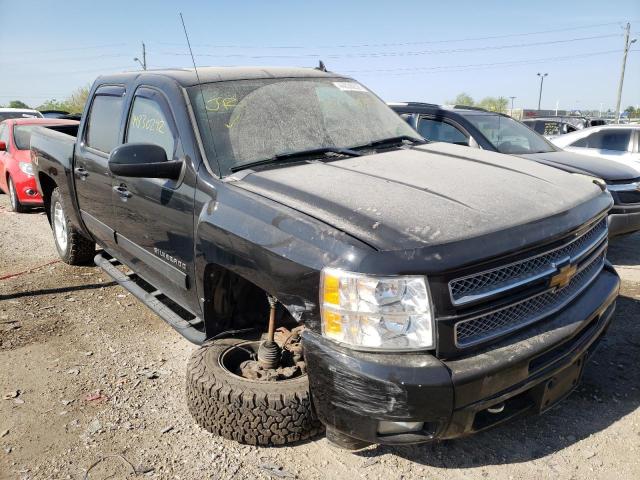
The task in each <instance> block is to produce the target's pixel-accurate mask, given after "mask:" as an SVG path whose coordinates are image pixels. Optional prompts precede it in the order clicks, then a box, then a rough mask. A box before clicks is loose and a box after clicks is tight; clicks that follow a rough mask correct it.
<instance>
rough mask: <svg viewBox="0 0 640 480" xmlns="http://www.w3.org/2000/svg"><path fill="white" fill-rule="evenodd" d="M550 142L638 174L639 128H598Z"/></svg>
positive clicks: (622, 126) (639, 168)
mask: <svg viewBox="0 0 640 480" xmlns="http://www.w3.org/2000/svg"><path fill="white" fill-rule="evenodd" d="M549 140H551V141H552V142H553V143H554V144H556V145H557V146H558V147H560V148H562V149H564V150H567V151H570V152H576V153H581V154H583V155H591V156H593V157H601V158H608V159H610V160H615V161H617V162H620V163H624V164H626V165H630V166H632V167H634V168H635V169H636V170H638V172H640V152H639V147H640V146H639V145H638V144H639V143H640V125H600V126H597V127H589V128H585V129H583V130H578V131H576V132H571V133H567V134H565V135H559V136H557V137H553V138H550V139H549Z"/></svg>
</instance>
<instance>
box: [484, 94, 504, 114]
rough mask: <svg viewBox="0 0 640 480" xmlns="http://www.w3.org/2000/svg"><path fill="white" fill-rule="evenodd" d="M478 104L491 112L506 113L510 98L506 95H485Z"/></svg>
mask: <svg viewBox="0 0 640 480" xmlns="http://www.w3.org/2000/svg"><path fill="white" fill-rule="evenodd" d="M478 106H479V107H481V108H484V109H485V110H489V111H490V112H499V113H506V112H507V107H508V106H509V100H508V99H506V98H505V97H497V98H496V97H485V98H483V99H482V101H481V102H480V103H479V104H478Z"/></svg>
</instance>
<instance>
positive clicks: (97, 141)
mask: <svg viewBox="0 0 640 480" xmlns="http://www.w3.org/2000/svg"><path fill="white" fill-rule="evenodd" d="M122 101H123V99H122V97H115V96H111V95H98V96H96V97H95V98H94V99H93V104H92V105H91V112H90V113H89V121H88V123H87V138H86V140H87V146H89V147H91V148H95V149H96V150H100V151H101V152H104V153H110V152H111V150H113V149H114V148H115V147H116V146H117V145H118V143H119V141H118V132H119V130H120V115H121V113H122Z"/></svg>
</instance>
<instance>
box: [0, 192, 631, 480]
mask: <svg viewBox="0 0 640 480" xmlns="http://www.w3.org/2000/svg"><path fill="white" fill-rule="evenodd" d="M0 232H1V234H0V278H2V280H0V332H1V333H0V364H2V366H3V368H2V369H1V370H0V393H1V394H2V395H3V399H2V400H0V479H5V478H6V479H8V478H25V479H26V478H34V479H35V478H39V479H51V478H73V479H76V478H77V479H80V478H91V479H94V478H95V479H97V478H100V479H104V478H138V477H139V478H167V479H196V478H197V479H200V478H236V477H237V478H301V479H306V478H318V479H320V478H345V477H347V476H349V477H350V478H384V479H388V478H397V479H400V478H406V479H408V478H429V479H445V478H446V479H457V478H491V479H520V478H526V479H534V478H536V479H537V478H559V479H570V478H580V479H583V478H602V479H605V478H606V479H610V478H616V479H634V478H640V464H638V462H637V458H638V451H640V409H639V408H638V407H639V405H640V373H639V372H638V369H637V368H636V366H637V363H638V359H639V358H640V322H638V319H639V318H640V251H639V249H638V245H639V244H640V235H638V234H636V235H635V236H630V237H625V238H622V239H619V240H615V241H613V242H612V243H611V246H610V260H611V261H612V262H613V263H614V264H615V265H616V266H617V268H618V272H619V273H620V275H621V277H622V279H623V283H622V291H621V295H620V298H619V301H618V308H617V313H616V318H615V321H614V323H613V325H612V327H611V330H610V331H609V334H608V336H607V337H606V338H605V340H604V341H603V343H602V344H601V346H600V348H599V350H598V352H597V354H596V356H595V357H594V359H593V361H592V362H591V364H590V365H589V366H588V368H587V370H586V372H585V376H584V380H583V384H582V386H581V387H579V389H578V390H577V391H576V392H574V393H573V394H572V395H571V396H570V397H569V398H568V399H567V400H566V401H564V402H562V403H561V404H560V405H559V406H557V407H556V408H554V409H552V410H551V411H550V412H548V413H547V414H545V415H544V416H541V417H530V418H526V419H522V420H519V421H516V422H514V423H511V424H508V425H506V426H502V427H499V428H497V429H494V430H491V431H488V432H485V433H482V434H479V435H476V436H474V437H471V438H467V439H461V440H456V441H451V442H443V443H437V444H433V445H419V446H411V447H393V448H391V447H383V446H375V447H370V448H367V449H365V450H363V451H360V452H357V453H348V452H345V451H341V450H337V449H335V448H333V447H331V446H329V444H328V443H327V441H326V440H325V439H324V438H322V437H320V438H316V439H313V440H312V441H308V442H304V443H301V444H297V445H293V446H286V447H280V448H256V447H250V446H244V445H240V444H237V443H235V442H231V441H227V440H223V439H221V438H216V437H213V436H211V435H209V434H208V433H206V432H205V431H204V430H202V429H200V428H199V427H198V426H197V425H196V424H195V423H194V421H193V420H192V418H191V416H190V415H189V413H188V411H187V408H186V405H185V402H184V369H185V365H186V362H187V359H188V357H189V355H190V353H191V351H192V350H193V348H194V347H193V346H192V345H191V344H189V343H188V342H187V341H185V340H183V339H182V338H181V337H180V336H179V335H178V334H176V333H175V332H174V331H173V330H172V329H171V328H170V327H169V326H167V325H166V324H165V323H164V322H163V321H162V320H160V319H159V318H157V317H156V316H155V315H153V314H152V313H151V312H150V311H148V310H147V309H146V308H145V307H144V306H143V305H142V304H140V303H139V302H138V301H136V300H135V299H134V298H132V297H131V296H130V295H129V294H128V293H127V292H126V291H124V290H123V289H121V288H120V287H118V286H115V285H114V284H112V283H111V282H110V281H109V280H108V279H107V277H106V276H105V275H104V274H103V273H102V272H101V271H100V270H99V269H98V268H96V267H91V266H87V267H71V266H68V265H65V264H63V263H60V262H58V256H57V254H56V251H55V249H54V246H53V241H52V239H51V233H50V229H49V225H48V224H47V221H46V217H45V216H44V214H43V213H42V212H34V213H31V214H27V215H17V214H13V213H11V212H10V211H9V208H8V198H7V196H6V195H2V196H0ZM86 472H88V475H87V476H86V477H84V475H85V474H86ZM134 472H135V473H134Z"/></svg>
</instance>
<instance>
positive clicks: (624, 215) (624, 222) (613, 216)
mask: <svg viewBox="0 0 640 480" xmlns="http://www.w3.org/2000/svg"><path fill="white" fill-rule="evenodd" d="M608 220H609V238H611V237H615V236H618V235H624V234H626V233H633V232H637V231H639V230H640V205H620V204H616V205H614V206H613V208H612V209H611V210H610V211H609V217H608Z"/></svg>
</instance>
